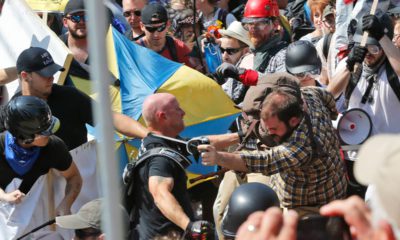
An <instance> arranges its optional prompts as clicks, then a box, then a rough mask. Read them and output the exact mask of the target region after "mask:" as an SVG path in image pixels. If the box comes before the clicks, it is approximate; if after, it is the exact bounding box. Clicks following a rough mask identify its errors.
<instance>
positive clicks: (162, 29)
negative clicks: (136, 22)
mask: <svg viewBox="0 0 400 240" xmlns="http://www.w3.org/2000/svg"><path fill="white" fill-rule="evenodd" d="M144 27H145V28H146V30H147V31H149V32H151V33H153V32H155V31H157V32H162V31H164V30H165V28H166V27H167V24H166V23H163V25H161V26H158V27H152V26H146V25H145V26H144Z"/></svg>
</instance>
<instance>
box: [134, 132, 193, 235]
mask: <svg viewBox="0 0 400 240" xmlns="http://www.w3.org/2000/svg"><path fill="white" fill-rule="evenodd" d="M142 147H144V148H145V149H146V150H149V149H152V148H155V147H168V148H171V149H174V150H176V151H178V152H180V153H182V154H183V155H186V152H185V150H183V149H184V146H182V145H179V144H176V143H173V142H170V141H166V140H163V139H160V138H157V137H154V136H152V135H151V134H149V135H148V136H147V137H146V138H144V139H143V142H142ZM135 176H136V177H135V193H137V194H135V205H136V207H137V211H136V216H135V217H134V222H135V223H136V224H137V225H136V230H137V233H138V234H139V239H143V240H148V239H152V238H154V237H155V236H156V235H165V234H167V233H168V232H169V231H170V230H177V231H180V232H182V229H180V228H179V227H178V226H176V225H175V224H174V223H172V222H171V221H170V220H168V219H167V218H166V217H164V215H163V214H162V213H161V212H160V210H159V209H158V208H157V206H156V205H155V203H154V199H153V196H152V195H151V193H150V192H149V184H148V182H149V177H150V176H162V177H169V178H173V179H174V187H173V189H172V191H171V192H172V194H173V195H174V197H175V198H176V200H177V201H178V203H179V205H180V206H181V207H182V209H183V211H184V212H185V213H186V215H187V216H188V217H189V218H190V219H191V220H194V214H193V210H192V208H191V205H190V199H189V195H188V191H187V188H186V180H187V177H186V172H185V171H183V169H182V168H181V167H179V166H178V165H177V163H175V162H174V161H173V160H171V159H169V158H166V157H154V158H152V159H148V160H146V163H144V164H142V165H141V166H139V167H138V169H137V174H135Z"/></svg>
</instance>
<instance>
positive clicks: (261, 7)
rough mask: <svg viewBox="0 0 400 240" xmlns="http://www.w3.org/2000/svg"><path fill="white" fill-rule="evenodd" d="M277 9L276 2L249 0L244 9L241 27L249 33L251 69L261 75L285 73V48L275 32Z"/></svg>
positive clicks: (274, 0) (278, 34)
mask: <svg viewBox="0 0 400 240" xmlns="http://www.w3.org/2000/svg"><path fill="white" fill-rule="evenodd" d="M277 18H279V8H278V3H277V2H276V0H249V1H248V2H247V4H246V7H245V9H244V15H243V19H242V24H243V27H244V28H245V29H246V30H248V31H249V37H250V41H251V42H252V44H253V46H254V48H252V49H251V50H252V52H253V53H254V65H253V69H254V70H256V71H258V72H261V73H274V72H284V71H285V48H286V46H287V43H285V42H283V41H282V40H281V35H280V33H278V32H277V28H278V26H277V25H279V24H278V21H277Z"/></svg>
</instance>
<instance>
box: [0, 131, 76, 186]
mask: <svg viewBox="0 0 400 240" xmlns="http://www.w3.org/2000/svg"><path fill="white" fill-rule="evenodd" d="M4 141H5V133H1V134H0V152H1V158H0V172H1V174H0V188H1V189H3V190H5V189H6V187H7V185H8V184H9V183H10V182H11V181H12V180H13V179H14V178H19V179H22V183H21V185H20V187H19V190H20V191H21V192H23V193H25V194H26V193H28V192H29V190H30V189H31V187H32V186H33V184H34V183H35V182H36V180H37V179H38V178H39V177H40V176H42V175H45V174H46V173H47V172H48V171H49V169H51V168H55V169H57V170H59V171H65V170H67V169H68V168H69V167H70V166H71V163H72V157H71V155H70V154H69V152H68V149H67V146H65V144H64V143H63V141H62V140H61V139H59V138H58V137H56V136H50V138H49V143H48V144H47V145H46V146H45V147H42V148H41V150H40V154H39V157H38V159H37V160H36V162H35V164H34V165H33V167H32V169H31V170H30V171H29V172H28V173H26V174H25V175H23V176H19V175H18V174H17V173H16V172H14V170H13V169H12V168H11V167H10V165H9V164H8V162H7V160H6V159H5V154H4V151H5V150H4V148H5V146H4Z"/></svg>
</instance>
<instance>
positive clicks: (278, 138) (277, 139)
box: [271, 126, 295, 145]
mask: <svg viewBox="0 0 400 240" xmlns="http://www.w3.org/2000/svg"><path fill="white" fill-rule="evenodd" d="M294 129H295V128H294V127H290V126H287V131H286V133H285V134H284V135H283V136H278V135H276V134H272V135H271V138H272V139H273V140H274V141H275V142H276V143H277V145H280V144H282V143H284V142H285V141H286V140H287V139H288V138H289V137H290V136H291V135H292V133H293V131H294Z"/></svg>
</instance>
